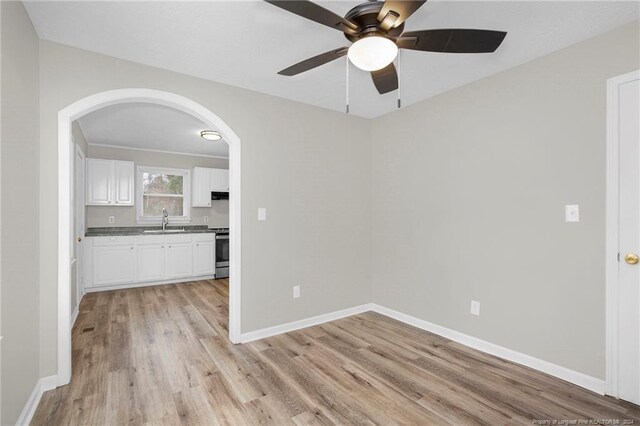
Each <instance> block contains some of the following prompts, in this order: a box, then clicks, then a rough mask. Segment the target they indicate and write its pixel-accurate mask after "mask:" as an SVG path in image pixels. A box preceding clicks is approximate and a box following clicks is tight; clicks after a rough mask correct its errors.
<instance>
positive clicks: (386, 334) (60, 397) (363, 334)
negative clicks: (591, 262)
mask: <svg viewBox="0 0 640 426" xmlns="http://www.w3.org/2000/svg"><path fill="white" fill-rule="evenodd" d="M227 297H228V282H227V281H226V280H217V281H196V282H190V283H184V284H177V285H163V286H157V287H144V288H138V289H129V290H120V291H111V292H103V293H90V294H87V295H86V296H85V297H84V299H83V301H82V304H81V309H80V315H79V317H78V321H77V323H76V325H75V327H74V329H73V377H72V380H71V383H70V384H69V385H67V386H64V387H62V388H58V389H55V390H53V391H49V392H46V393H45V394H44V396H43V398H42V400H41V402H40V405H39V406H38V409H37V412H36V414H35V416H34V419H33V421H32V424H35V425H66V424H73V425H75V424H91V425H97V424H105V425H116V424H125V423H126V424H154V425H155V424H176V425H177V424H193V425H217V424H229V425H250V424H273V425H286V424H296V425H326V424H367V425H370V424H380V425H392V424H413V425H424V424H456V425H461V424H491V425H497V424H528V425H530V424H532V423H533V421H534V420H553V419H567V420H577V419H582V420H586V419H612V420H613V419H615V420H619V421H620V422H621V423H620V424H623V423H622V422H623V421H625V420H629V421H631V422H635V423H636V424H640V408H639V407H637V406H634V405H631V404H627V403H623V402H619V401H616V400H614V399H612V398H607V397H602V396H599V395H596V394H594V393H592V392H589V391H586V390H584V389H581V388H579V387H577V386H574V385H571V384H569V383H566V382H563V381H562V380H558V379H555V378H552V377H550V376H547V375H545V374H542V373H539V372H536V371H534V370H531V369H528V368H526V367H522V366H519V365H516V364H512V363H510V362H507V361H504V360H501V359H499V358H496V357H493V356H489V355H486V354H483V353H481V352H478V351H476V350H473V349H470V348H467V347H465V346H462V345H460V344H457V343H454V342H451V341H449V340H446V339H444V338H441V337H439V336H436V335H433V334H430V333H427V332H424V331H421V330H418V329H415V328H413V327H410V326H407V325H405V324H402V323H399V322H397V321H394V320H392V319H389V318H386V317H384V316H381V315H378V314H375V313H365V314H361V315H356V316H353V317H350V318H345V319H342V320H338V321H334V322H332V323H329V324H325V325H321V326H316V327H311V328H307V329H305V330H301V331H297V332H292V333H288V334H285V335H281V336H276V337H272V338H268V339H264V340H260V341H257V342H253V343H249V344H245V345H232V344H230V343H229V341H228V340H227V315H228V304H227ZM628 424H629V423H628Z"/></svg>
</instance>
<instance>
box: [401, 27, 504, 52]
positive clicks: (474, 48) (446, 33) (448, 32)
mask: <svg viewBox="0 0 640 426" xmlns="http://www.w3.org/2000/svg"><path fill="white" fill-rule="evenodd" d="M506 35H507V33H506V32H504V31H491V30H467V29H442V30H422V31H409V32H406V33H403V34H402V36H400V37H398V38H397V39H396V44H397V45H398V47H401V48H403V49H412V50H422V51H425V52H443V53H490V52H494V51H495V50H496V49H497V48H498V46H500V44H501V43H502V40H504V38H505V36H506Z"/></svg>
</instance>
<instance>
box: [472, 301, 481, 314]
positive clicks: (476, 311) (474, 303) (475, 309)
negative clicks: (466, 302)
mask: <svg viewBox="0 0 640 426" xmlns="http://www.w3.org/2000/svg"><path fill="white" fill-rule="evenodd" d="M471 314H472V315H478V316H480V302H478V301H477V300H472V301H471Z"/></svg>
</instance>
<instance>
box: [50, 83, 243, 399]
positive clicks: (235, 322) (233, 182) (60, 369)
mask: <svg viewBox="0 0 640 426" xmlns="http://www.w3.org/2000/svg"><path fill="white" fill-rule="evenodd" d="M131 102H144V103H152V104H157V105H164V106H167V107H170V108H174V109H177V110H179V111H182V112H185V113H187V114H189V115H191V116H193V117H195V118H197V119H199V120H201V121H202V122H203V123H205V124H206V125H207V127H208V128H211V129H216V130H218V131H219V132H220V133H221V134H222V137H223V139H224V140H225V141H226V142H227V143H228V144H229V185H230V190H229V234H230V240H229V245H230V258H231V265H230V271H229V279H230V281H229V340H231V342H233V343H239V342H240V335H241V322H240V320H241V314H240V308H241V301H240V297H241V294H242V292H241V271H242V268H241V264H242V263H241V262H242V260H241V255H242V251H241V247H240V243H241V241H242V237H241V230H240V225H241V215H240V212H241V206H240V203H241V193H240V191H241V188H242V185H241V176H242V170H241V153H242V150H241V147H240V138H239V137H238V135H237V134H236V133H235V132H234V131H233V130H232V129H231V128H230V127H229V126H228V125H227V124H226V123H225V122H224V121H223V120H222V119H221V118H220V117H218V116H217V115H216V114H214V113H213V112H211V111H210V110H208V109H207V108H205V107H204V106H202V105H200V104H198V103H196V102H194V101H192V100H191V99H188V98H185V97H184V96H180V95H177V94H175V93H170V92H165V91H161V90H153V89H144V88H131V89H116V90H109V91H106V92H101V93H97V94H94V95H91V96H87V97H86V98H83V99H80V100H78V101H76V102H74V103H73V104H71V105H69V106H67V107H66V108H64V109H62V110H61V111H59V112H58V277H57V280H58V324H57V332H58V333H57V334H58V341H57V346H58V347H57V358H58V366H57V376H56V377H57V384H58V386H62V385H65V384H67V383H69V381H70V380H71V329H70V327H69V324H71V309H70V300H71V297H70V296H71V258H72V256H71V254H72V251H71V250H72V247H73V246H72V235H71V231H72V229H73V227H72V223H71V218H72V215H71V191H72V186H71V185H72V184H73V178H72V176H73V170H71V161H70V160H71V153H72V149H73V143H72V136H71V123H72V122H73V121H74V120H77V119H78V118H80V117H82V116H84V115H86V114H89V113H91V112H93V111H96V110H98V109H101V108H104V107H107V106H111V105H117V104H123V103H131Z"/></svg>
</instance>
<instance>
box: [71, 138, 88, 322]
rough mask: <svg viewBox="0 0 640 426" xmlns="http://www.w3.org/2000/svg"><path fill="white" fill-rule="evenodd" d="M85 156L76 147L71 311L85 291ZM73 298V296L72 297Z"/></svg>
mask: <svg viewBox="0 0 640 426" xmlns="http://www.w3.org/2000/svg"><path fill="white" fill-rule="evenodd" d="M84 159H85V157H84V154H83V153H82V151H81V150H80V148H78V146H77V145H76V147H75V161H74V167H75V176H74V179H75V182H74V183H75V191H74V194H75V201H74V203H75V206H73V209H74V212H75V214H74V215H73V222H74V223H73V228H74V235H73V239H72V241H73V243H74V253H73V257H74V258H75V260H76V261H75V266H76V292H75V301H73V302H74V303H72V304H71V309H72V310H73V309H75V306H76V305H77V303H78V301H79V300H80V298H81V296H82V292H83V289H84V260H83V258H82V257H83V256H82V255H83V253H84V248H83V245H84V243H83V240H84V231H85V222H84V209H85V205H84V191H85V189H84V187H85V181H84V170H85V164H84ZM72 297H73V295H72Z"/></svg>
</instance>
